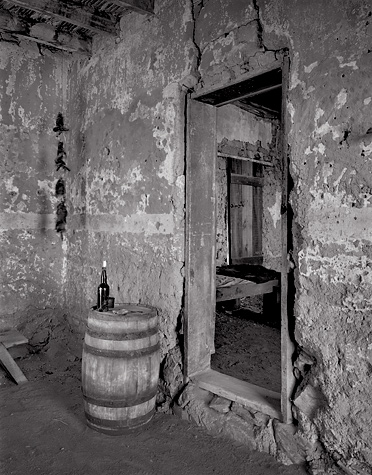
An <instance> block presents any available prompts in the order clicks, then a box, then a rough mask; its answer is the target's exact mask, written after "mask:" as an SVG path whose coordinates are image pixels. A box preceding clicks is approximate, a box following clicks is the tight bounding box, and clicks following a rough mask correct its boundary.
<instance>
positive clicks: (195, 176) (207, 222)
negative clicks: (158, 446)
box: [185, 56, 293, 422]
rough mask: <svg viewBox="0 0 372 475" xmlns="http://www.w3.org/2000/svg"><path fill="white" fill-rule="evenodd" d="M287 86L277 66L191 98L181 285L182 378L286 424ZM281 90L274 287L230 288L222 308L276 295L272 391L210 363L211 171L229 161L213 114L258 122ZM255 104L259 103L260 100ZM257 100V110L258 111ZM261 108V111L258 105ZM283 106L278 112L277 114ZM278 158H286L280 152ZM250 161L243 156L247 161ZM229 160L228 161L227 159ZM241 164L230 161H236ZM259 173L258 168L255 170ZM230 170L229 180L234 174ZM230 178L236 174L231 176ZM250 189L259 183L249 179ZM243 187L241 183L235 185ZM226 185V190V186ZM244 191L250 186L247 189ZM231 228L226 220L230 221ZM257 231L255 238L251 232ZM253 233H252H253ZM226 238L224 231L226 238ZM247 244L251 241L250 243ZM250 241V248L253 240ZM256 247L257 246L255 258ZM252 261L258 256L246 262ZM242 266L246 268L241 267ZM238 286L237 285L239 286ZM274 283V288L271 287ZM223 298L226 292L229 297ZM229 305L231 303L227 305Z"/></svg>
mask: <svg viewBox="0 0 372 475" xmlns="http://www.w3.org/2000/svg"><path fill="white" fill-rule="evenodd" d="M287 78H288V61H287V59H286V56H285V57H284V60H283V62H280V63H279V62H278V63H276V64H275V65H273V66H272V67H271V68H270V69H268V70H266V71H264V72H261V73H260V74H256V75H251V76H249V77H246V79H244V80H241V81H239V82H237V83H233V84H230V85H229V86H226V87H222V88H217V89H215V90H211V91H209V92H201V93H198V94H195V95H194V96H193V97H191V98H190V100H189V103H188V113H187V157H186V282H185V297H186V299H185V330H186V332H185V345H186V346H185V377H186V379H187V380H189V379H192V380H195V381H196V382H198V384H199V386H200V387H203V388H205V389H209V390H211V391H212V392H214V393H215V394H220V395H224V396H225V397H226V396H227V397H228V398H230V399H231V400H235V401H239V402H242V403H243V404H245V405H247V406H252V407H254V408H256V409H258V410H261V411H262V412H266V413H268V414H271V415H273V416H274V417H276V418H279V419H282V420H283V421H286V422H290V419H291V411H290V401H289V395H290V392H291V387H292V385H293V381H292V378H293V375H292V367H291V356H292V352H293V348H292V346H291V341H290V338H289V334H288V312H287V288H288V283H287V281H288V279H287V265H286V262H287V260H286V256H287V251H288V249H287V237H288V232H287V226H288V223H287V212H286V209H287V208H286V203H287V195H288V185H287V183H288V181H287V174H288V169H287V167H288V164H287V152H286V150H287V147H286V128H285V116H286V110H285V99H284V98H285V95H286V88H287ZM278 89H281V91H283V93H282V94H280V95H279V100H278V99H277V97H278V95H276V101H277V102H279V104H280V119H281V120H280V146H279V149H280V154H281V165H280V168H281V173H282V177H283V180H282V184H281V192H280V206H279V207H280V225H279V226H280V229H281V256H279V259H280V261H281V264H280V265H281V268H280V272H279V275H280V279H279V281H280V282H278V280H276V279H269V280H268V281H258V282H252V281H248V282H241V283H240V284H241V285H237V286H235V287H234V286H233V287H232V290H231V292H233V293H232V294H231V295H228V296H227V297H228V298H225V297H226V295H225V296H224V297H223V298H225V300H236V299H237V298H245V297H253V296H255V295H264V294H267V293H273V292H274V287H275V286H276V287H278V285H279V288H280V297H281V298H280V314H281V348H280V353H281V391H279V392H278V391H272V390H268V389H265V388H262V387H259V386H257V385H255V384H250V383H248V382H244V381H241V380H239V379H237V378H234V377H231V376H227V375H225V374H224V373H221V372H219V371H215V370H213V369H212V368H211V358H212V355H213V354H214V353H215V344H214V343H215V309H216V300H218V299H220V295H219V289H218V288H217V289H216V228H217V207H216V198H217V194H216V187H217V186H216V168H217V156H218V154H220V155H221V154H223V153H225V155H234V154H233V153H230V154H228V153H227V152H226V149H225V150H221V148H220V144H218V143H217V125H218V123H217V119H218V118H217V114H218V112H217V110H221V108H222V107H223V106H226V105H228V106H229V107H234V108H239V109H243V108H244V110H245V111H246V112H249V113H252V111H256V113H257V111H259V113H260V114H265V117H266V118H267V117H268V115H272V114H274V115H275V110H274V111H273V109H272V107H270V106H268V103H267V101H268V102H270V97H269V96H270V95H272V94H273V91H274V90H276V91H277V90H278ZM258 96H261V98H259V97H258ZM260 100H261V102H262V103H261V104H260ZM263 102H265V104H263ZM283 104H284V108H283ZM284 151H285V152H284ZM248 155H249V154H248ZM230 158H231V157H230ZM240 158H241V157H239V158H236V159H237V160H240ZM245 158H250V160H249V161H250V162H251V163H255V161H257V162H262V161H264V160H262V157H257V156H256V157H254V156H253V157H245ZM257 165H258V166H262V163H257ZM232 170H233V169H232V168H230V174H231V175H242V174H239V173H234V172H233V171H232ZM235 171H236V170H235ZM248 178H250V179H252V180H253V181H252V182H254V181H256V183H258V180H255V179H257V178H261V177H260V176H254V175H253V176H251V177H248ZM238 179H240V180H243V178H240V177H239V178H238ZM230 184H231V183H230ZM249 186H251V185H249ZM230 228H231V220H230ZM256 231H257V230H256ZM256 231H255V232H256ZM229 233H230V230H229V231H228V233H227V234H228V235H229ZM252 239H253V238H252ZM252 239H251V240H252ZM228 248H229V253H228V258H227V261H228V262H227V265H229V264H230V260H231V237H230V238H229V239H228ZM255 252H258V251H257V246H256V251H255ZM245 257H247V258H249V257H259V256H245ZM246 265H247V264H246ZM243 280H244V279H243ZM275 280H276V282H275ZM229 291H230V290H229ZM231 297H232V298H231Z"/></svg>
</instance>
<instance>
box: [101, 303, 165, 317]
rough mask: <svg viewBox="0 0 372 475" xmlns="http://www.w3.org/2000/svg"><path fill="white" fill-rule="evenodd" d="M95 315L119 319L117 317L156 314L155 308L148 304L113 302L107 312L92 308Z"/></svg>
mask: <svg viewBox="0 0 372 475" xmlns="http://www.w3.org/2000/svg"><path fill="white" fill-rule="evenodd" d="M92 312H93V313H94V315H95V317H101V318H107V317H109V318H110V319H111V318H113V319H115V320H116V319H119V318H123V319H124V318H125V319H127V318H131V317H133V318H137V319H138V318H140V319H141V318H148V317H153V316H155V315H156V314H157V309H156V308H155V307H151V306H149V305H143V304H137V303H118V304H115V306H114V308H112V309H109V310H108V311H107V312H99V311H98V310H97V309H93V310H92Z"/></svg>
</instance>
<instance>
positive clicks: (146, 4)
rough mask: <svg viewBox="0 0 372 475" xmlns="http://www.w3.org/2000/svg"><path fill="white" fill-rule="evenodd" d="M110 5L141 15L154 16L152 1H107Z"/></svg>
mask: <svg viewBox="0 0 372 475" xmlns="http://www.w3.org/2000/svg"><path fill="white" fill-rule="evenodd" d="M108 1H109V2H110V3H112V4H114V5H116V6H118V7H123V8H127V9H128V10H133V11H135V12H137V13H141V14H143V15H148V14H151V15H154V0H108Z"/></svg>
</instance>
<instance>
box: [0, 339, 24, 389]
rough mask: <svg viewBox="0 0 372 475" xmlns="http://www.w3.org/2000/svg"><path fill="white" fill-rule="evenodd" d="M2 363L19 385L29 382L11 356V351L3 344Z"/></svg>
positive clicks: (1, 348) (1, 351)
mask: <svg viewBox="0 0 372 475" xmlns="http://www.w3.org/2000/svg"><path fill="white" fill-rule="evenodd" d="M0 363H1V364H2V365H3V366H4V368H5V369H6V370H7V371H8V373H9V374H10V376H11V377H12V378H13V379H14V381H15V382H16V383H17V384H21V383H26V382H27V378H26V376H25V375H24V374H23V373H22V371H21V370H20V368H19V367H18V365H17V363H16V362H15V361H14V360H13V358H12V357H11V356H10V354H9V351H8V350H7V349H6V348H5V346H4V345H3V344H2V343H0Z"/></svg>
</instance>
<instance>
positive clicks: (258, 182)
mask: <svg viewBox="0 0 372 475" xmlns="http://www.w3.org/2000/svg"><path fill="white" fill-rule="evenodd" d="M280 114H281V84H280V83H279V84H275V85H274V86H270V88H268V89H264V90H259V91H253V92H251V93H249V95H248V96H246V95H245V94H244V93H243V95H242V97H241V98H239V99H238V100H236V101H234V102H232V103H228V104H225V105H222V106H221V107H218V108H217V164H216V201H217V211H216V311H215V339H214V342H215V351H214V353H213V354H212V356H211V368H212V369H214V370H216V371H219V372H221V373H224V374H227V375H229V376H233V377H235V378H237V379H239V380H242V381H246V382H249V383H251V384H255V385H257V386H260V387H263V388H266V389H270V390H273V391H277V392H280V390H281V332H280V329H281V309H280V271H281V265H282V264H281V263H282V232H281V214H280V210H281V199H282V165H281V164H282V160H281V151H280V143H281V141H280V139H281V137H280V134H281V127H280Z"/></svg>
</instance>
